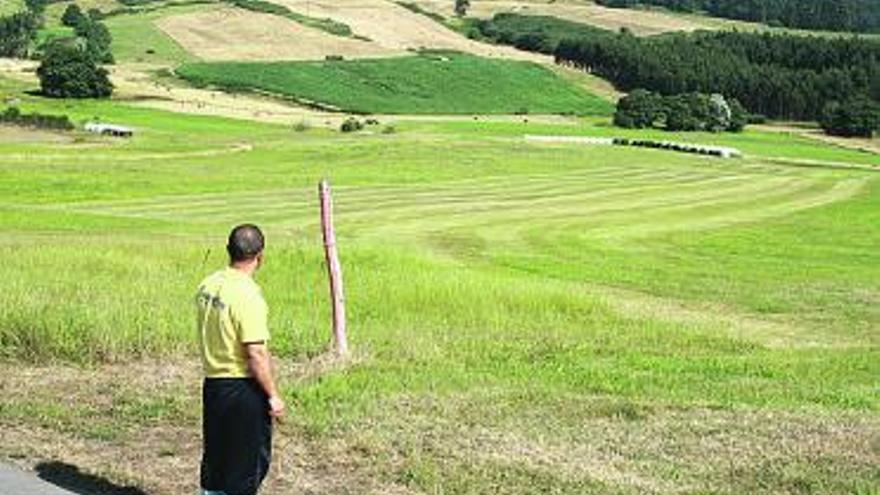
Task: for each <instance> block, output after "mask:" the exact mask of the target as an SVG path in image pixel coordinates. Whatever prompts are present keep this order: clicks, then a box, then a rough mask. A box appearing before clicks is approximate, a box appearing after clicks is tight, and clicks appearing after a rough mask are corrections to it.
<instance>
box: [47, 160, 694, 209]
mask: <svg viewBox="0 0 880 495" xmlns="http://www.w3.org/2000/svg"><path fill="white" fill-rule="evenodd" d="M682 174H693V172H688V171H681V170H674V169H661V170H649V169H627V168H618V173H617V174H615V175H613V176H612V174H610V173H605V174H603V175H600V176H593V175H592V174H564V175H561V176H558V177H557V178H556V180H555V181H554V180H551V179H550V178H549V177H547V178H542V179H528V180H526V181H522V180H519V178H507V180H506V182H501V181H496V182H495V183H494V184H487V185H480V184H466V185H464V186H462V185H460V184H459V183H457V182H456V183H447V185H444V186H442V187H431V188H422V187H412V188H405V187H402V188H395V189H393V190H391V189H387V188H380V189H378V190H377V189H376V188H374V187H373V186H370V187H367V188H336V189H335V190H336V198H337V201H336V204H337V206H338V207H340V208H345V207H350V206H359V205H362V204H368V205H375V204H377V200H386V201H390V200H389V199H388V198H395V197H398V198H402V197H406V198H418V197H427V198H432V199H434V198H441V199H443V200H448V199H454V198H459V197H470V196H473V195H476V194H483V195H485V196H486V197H490V196H497V195H507V194H514V193H517V192H520V191H537V192H539V193H543V192H546V193H548V194H549V193H552V192H553V191H556V190H559V186H558V184H560V183H563V184H575V183H583V180H581V181H577V179H590V180H589V183H591V184H594V185H596V186H599V185H602V184H603V183H605V182H609V183H612V184H613V183H614V182H616V181H618V180H620V179H627V180H645V179H660V178H665V177H671V176H678V175H682ZM315 197H316V192H315V190H314V189H303V188H299V189H283V190H272V191H248V192H246V193H230V194H228V195H226V194H213V193H212V194H205V195H186V196H171V197H168V196H165V197H158V198H155V199H138V200H122V201H116V200H114V201H100V202H89V203H85V202H80V203H68V204H62V205H57V206H56V207H57V208H59V209H65V210H69V211H81V212H88V213H93V212H97V213H109V214H118V215H123V216H139V215H143V214H147V215H149V214H152V213H156V212H168V213H172V212H178V211H181V212H197V211H205V212H206V213H211V212H215V211H217V210H215V209H214V208H220V209H223V208H240V207H241V206H242V205H265V206H270V205H283V207H285V208H292V209H313V208H314V205H315V201H316V200H315Z"/></svg>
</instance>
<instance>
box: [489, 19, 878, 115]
mask: <svg viewBox="0 0 880 495" xmlns="http://www.w3.org/2000/svg"><path fill="white" fill-rule="evenodd" d="M477 27H478V28H479V29H480V32H481V34H482V35H483V36H485V37H486V38H489V39H491V40H494V41H496V42H499V43H505V44H512V45H514V46H517V47H519V48H522V49H526V50H533V51H539V52H543V53H552V54H553V55H554V56H555V58H556V60H557V62H560V63H565V64H569V65H572V66H575V67H578V68H581V69H584V70H586V71H588V72H591V73H594V74H596V75H598V76H600V77H603V78H605V79H608V80H609V81H611V82H612V83H613V84H614V85H615V86H616V87H617V88H618V89H620V90H622V91H627V92H628V91H632V90H634V89H638V88H644V89H647V90H651V91H654V92H657V93H660V94H663V95H675V94H681V93H691V92H700V93H706V94H711V93H720V94H723V95H725V96H727V97H730V98H735V99H737V100H738V101H739V102H740V103H742V104H743V106H745V108H746V109H747V110H748V111H749V112H751V113H753V114H760V115H765V116H767V117H771V118H779V119H794V120H816V119H817V118H818V117H819V116H820V115H822V112H823V109H824V107H825V105H826V104H828V103H829V102H832V101H839V102H843V101H846V100H849V99H851V98H853V97H863V98H867V99H870V100H873V101H880V41H877V40H870V39H863V38H820V37H812V36H795V35H787V34H771V33H745V32H736V31H732V32H696V33H674V34H666V35H661V36H652V37H646V38H639V37H635V36H633V35H631V34H629V33H628V32H626V31H622V32H620V33H614V32H611V31H606V30H601V29H597V28H594V27H591V26H586V25H582V24H578V23H574V22H570V21H564V20H561V19H556V18H553V17H540V16H523V15H518V14H510V13H505V14H498V15H496V16H495V17H493V18H492V19H491V20H487V21H483V22H481V23H478V25H477Z"/></svg>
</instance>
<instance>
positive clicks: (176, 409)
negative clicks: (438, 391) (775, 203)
mask: <svg viewBox="0 0 880 495" xmlns="http://www.w3.org/2000/svg"><path fill="white" fill-rule="evenodd" d="M365 359H368V358H367V357H366V356H359V357H357V358H356V359H354V361H350V362H347V363H345V362H343V363H340V362H338V361H335V360H332V359H327V358H318V359H315V360H313V361H311V362H300V363H286V364H283V365H282V368H281V370H280V374H281V375H282V377H283V381H284V382H285V383H288V384H289V383H298V382H300V381H305V382H311V381H314V380H316V379H318V378H319V377H320V376H321V375H323V374H327V373H340V372H341V371H344V368H345V367H346V366H358V365H359V364H360V363H361V362H362V361H363V360H365ZM196 361H197V360H196V359H194V358H193V359H189V360H186V361H183V360H180V359H179V358H178V359H175V360H171V361H168V360H165V361H149V362H146V361H144V362H135V363H129V364H125V365H105V366H99V367H94V368H77V367H71V366H64V365H50V366H39V367H36V366H22V365H20V364H17V363H7V364H0V372H2V373H3V374H4V376H6V377H8V378H9V379H8V380H4V381H3V382H2V384H0V431H2V442H0V458H3V459H5V460H11V461H12V462H14V463H16V464H18V465H19V466H21V467H24V468H35V467H37V466H40V465H45V464H46V463H63V464H66V465H71V466H76V467H77V468H79V470H81V471H82V472H83V473H86V474H91V475H96V476H100V477H103V478H106V479H107V480H109V481H110V482H111V483H113V484H116V485H119V486H125V485H133V486H137V487H139V488H142V489H144V490H146V491H148V492H149V493H151V494H157V495H177V494H183V493H195V491H196V490H197V480H198V463H199V455H200V452H201V443H200V442H201V440H200V399H199V383H200V380H201V378H200V373H199V368H198V365H197V363H196ZM290 405H291V417H290V419H289V421H288V422H286V423H285V424H283V425H281V426H280V427H279V428H278V429H277V430H276V431H277V433H276V435H275V439H274V448H275V460H274V464H273V468H272V471H271V472H270V475H269V477H268V479H267V481H266V488H265V490H264V493H267V494H277V493H284V494H299V493H397V494H408V493H433V492H434V491H435V490H436V489H441V488H443V487H448V490H447V491H446V493H478V492H483V493H485V490H492V489H495V490H497V493H531V492H530V490H532V489H535V490H539V491H540V490H543V489H545V488H548V487H549V488H552V487H555V488H557V492H558V493H694V492H705V491H712V490H719V489H721V490H722V491H721V492H719V493H728V491H725V490H733V491H732V492H730V493H734V492H735V493H784V492H790V491H791V490H795V491H797V490H796V489H797V488H798V487H801V488H803V487H808V488H809V487H812V488H811V489H812V490H813V491H814V492H816V493H818V492H822V493H842V492H844V491H848V490H851V489H855V488H858V487H861V486H867V485H866V483H868V482H870V481H871V480H877V476H878V473H877V471H876V466H877V465H878V464H880V422H878V420H877V418H876V417H875V416H873V415H869V414H868V413H855V412H846V413H842V412H837V413H832V412H820V411H804V412H797V411H774V410H761V409H740V410H713V409H705V408H700V407H694V408H672V407H667V406H663V405H661V404H653V403H639V402H632V401H628V400H625V399H617V398H611V397H606V396H596V395H590V394H577V395H572V394H551V393H549V392H546V391H535V390H520V391H505V390H496V389H485V390H472V391H468V392H461V393H455V394H445V395H432V394H423V395H415V396H414V395H402V396H396V397H392V398H389V399H387V400H381V399H379V402H378V403H376V404H375V407H372V408H369V409H368V410H367V412H366V413H365V414H364V415H363V416H361V417H360V418H361V419H359V420H356V421H355V422H354V423H347V424H346V423H342V424H339V425H337V426H336V427H334V428H332V429H331V430H330V431H329V432H325V433H323V434H316V433H314V432H309V430H308V429H303V428H302V427H301V425H302V424H304V423H307V418H301V417H297V414H298V409H297V406H296V404H295V403H291V404H290ZM499 480H500V484H499ZM504 480H506V481H504ZM801 491H803V490H801ZM713 493H714V492H713Z"/></svg>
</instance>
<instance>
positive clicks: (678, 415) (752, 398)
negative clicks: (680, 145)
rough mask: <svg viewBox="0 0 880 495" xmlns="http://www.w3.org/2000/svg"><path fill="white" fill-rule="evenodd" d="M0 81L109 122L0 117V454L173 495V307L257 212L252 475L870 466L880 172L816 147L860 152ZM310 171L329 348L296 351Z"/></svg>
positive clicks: (759, 136)
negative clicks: (277, 411)
mask: <svg viewBox="0 0 880 495" xmlns="http://www.w3.org/2000/svg"><path fill="white" fill-rule="evenodd" d="M496 88H497V87H496ZM0 89H2V90H3V92H4V93H6V94H15V95H17V96H19V97H21V98H22V99H23V103H22V107H23V108H24V109H26V110H39V111H45V112H50V113H67V114H69V115H70V116H71V117H72V118H73V119H74V120H75V121H77V122H81V121H83V120H86V119H91V118H94V117H96V116H97V117H100V118H101V119H102V120H105V121H109V122H116V123H121V124H127V125H131V126H134V127H135V128H136V129H137V134H136V137H135V138H134V139H132V140H131V141H118V140H108V139H102V138H98V137H94V136H88V135H81V134H75V135H73V136H69V138H67V139H64V140H61V139H59V138H57V137H52V136H51V135H46V134H40V133H34V134H33V135H32V136H26V135H23V134H22V133H21V131H16V132H8V133H5V134H3V132H4V131H3V130H2V129H0V198H2V199H0V231H2V233H3V235H2V236H0V239H2V240H0V253H2V254H3V257H4V260H5V268H4V290H3V291H0V354H2V356H3V357H4V359H3V361H0V372H2V373H3V374H4V376H6V377H10V378H11V379H9V380H4V381H2V382H0V428H2V431H3V433H2V435H3V441H2V442H0V457H2V458H5V459H12V460H14V461H15V462H19V463H22V464H25V465H33V464H34V463H37V462H39V461H40V460H46V459H55V460H59V461H62V462H67V463H71V464H75V465H77V466H78V467H80V468H81V469H83V470H85V471H87V472H89V473H94V474H96V475H100V476H103V477H106V478H108V479H110V480H112V481H113V482H114V483H117V484H129V483H131V484H135V485H137V486H141V487H143V488H145V489H147V490H148V491H149V492H150V493H157V494H169V495H171V494H175V495H176V494H182V493H194V491H195V490H196V486H195V482H196V479H197V477H196V473H197V465H198V464H197V456H198V449H199V443H198V442H199V440H198V439H199V437H198V435H199V412H198V411H199V409H198V408H199V399H198V371H197V368H196V364H195V363H196V362H197V358H196V357H195V355H194V352H195V351H194V337H195V336H194V332H193V330H192V328H191V326H192V321H191V320H192V314H191V309H192V308H191V307H190V302H189V301H190V298H191V295H192V290H193V287H194V286H195V284H196V283H197V282H198V281H199V280H200V278H201V277H202V276H203V275H204V274H206V273H207V272H210V271H211V270H213V269H215V268H216V267H219V266H221V265H222V264H223V261H224V260H223V255H222V244H223V241H224V238H225V234H226V231H227V230H228V228H229V227H230V226H231V225H233V224H235V223H237V222H242V221H255V222H258V223H260V224H261V225H263V226H264V227H265V229H266V231H267V235H268V243H269V244H268V247H269V251H268V254H267V264H266V266H265V267H264V269H263V270H262V271H261V272H260V274H259V278H258V280H259V282H260V283H261V285H262V286H263V287H264V290H265V293H266V296H267V298H268V302H269V304H270V307H271V308H272V312H271V315H270V324H271V327H272V329H273V332H274V334H273V335H274V338H273V341H272V346H273V348H274V350H275V351H276V352H277V353H278V354H279V355H280V356H281V357H282V358H283V359H282V363H281V374H282V376H283V390H284V393H285V395H286V397H287V398H288V400H289V401H290V402H291V405H292V414H291V417H290V420H289V421H288V422H287V423H286V424H285V425H283V426H282V427H281V428H280V431H279V435H278V438H277V443H276V456H277V457H276V463H275V471H274V473H273V474H272V475H271V476H270V478H269V480H268V486H267V493H303V492H306V491H312V492H317V493H365V494H366V493H406V494H410V493H415V494H420V493H425V494H429V493H430V494H433V493H453V494H465V493H511V494H513V493H517V494H525V493H558V494H564V493H571V494H585V493H596V494H599V493H601V494H607V493H612V494H637V493H639V494H641V493H689V494H695V493H714V494H735V493H736V494H739V493H760V494H776V493H848V494H867V493H875V487H876V486H878V483H880V473H878V470H877V466H878V463H880V451H878V449H877V445H878V441H880V411H878V407H880V401H878V395H877V377H878V376H880V364H878V363H880V359H878V358H880V352H878V345H880V333H878V328H880V313H878V308H880V252H878V251H877V249H876V248H877V246H878V245H880V213H878V212H880V175H878V173H877V172H872V171H867V170H848V169H842V168H833V167H827V166H821V164H822V162H827V163H828V164H844V163H850V164H856V165H868V166H878V165H880V159H878V155H876V154H869V153H860V152H856V151H852V150H847V149H843V148H837V147H832V146H828V145H826V144H823V143H819V142H815V141H811V140H808V139H804V138H799V137H797V136H790V135H785V134H781V133H769V132H768V133H765V132H758V131H749V132H746V133H744V134H741V135H723V136H722V135H712V134H699V133H697V134H689V135H682V136H670V135H669V134H666V133H661V132H659V131H652V132H650V133H640V134H637V133H635V132H634V131H628V133H631V134H632V135H641V136H646V135H656V136H663V137H665V138H669V139H677V140H684V141H691V142H704V143H717V144H724V145H730V146H735V147H738V148H740V149H742V150H743V151H744V152H745V153H746V158H744V159H740V160H717V159H710V158H705V157H697V156H689V155H680V154H673V153H668V152H663V151H656V150H640V149H631V148H613V147H602V148H598V147H596V148H592V147H588V146H577V145H569V144H552V145H551V144H537V143H530V142H527V141H526V140H525V139H524V136H525V135H529V134H534V135H591V136H600V135H622V134H626V133H623V132H622V131H620V130H616V129H614V128H612V127H610V126H608V124H607V122H606V121H607V118H599V117H591V118H588V119H581V120H580V121H579V123H577V124H575V125H566V124H538V123H534V122H489V121H485V120H483V119H481V120H477V121H468V120H466V121H456V122H453V121H442V120H432V121H423V122H418V121H400V122H397V124H396V129H397V131H396V133H394V134H387V135H386V134H379V133H376V134H367V133H362V134H356V135H345V134H340V133H336V132H331V131H326V130H318V129H311V130H308V131H306V132H295V131H294V130H293V129H292V128H291V127H290V126H279V125H268V124H257V123H249V122H243V121H235V120H228V119H220V118H209V117H196V116H185V115H179V114H171V113H166V112H160V111H154V110H147V109H139V108H133V107H127V106H124V105H122V104H120V103H117V102H96V101H76V102H73V101H68V102H51V101H46V100H41V99H39V98H37V97H33V96H29V95H26V94H24V93H23V92H22V91H23V90H26V89H29V88H27V87H26V86H23V85H22V84H21V83H12V82H8V81H2V80H0ZM778 160H788V161H791V162H793V163H795V162H797V161H798V160H811V161H812V162H817V163H814V165H815V166H789V165H782V164H779V163H777V162H778ZM321 177H328V178H329V179H330V180H331V181H332V183H333V185H334V191H335V200H336V207H337V208H336V213H337V230H338V235H339V247H340V251H341V256H342V262H343V267H344V270H345V280H346V291H347V300H348V304H349V308H348V309H349V317H350V321H349V325H350V332H351V340H352V344H353V347H354V349H355V355H354V357H353V358H352V361H351V362H350V363H348V364H345V365H334V364H332V363H329V362H327V361H325V360H324V358H323V357H321V355H322V354H321V353H322V351H323V349H324V348H325V344H326V341H327V336H328V332H329V330H328V326H327V320H328V316H327V313H328V307H327V304H326V300H325V299H326V292H327V290H326V281H325V278H324V277H325V275H324V267H323V264H322V254H321V244H320V238H319V233H318V230H317V212H316V202H315V184H316V182H317V181H318V180H319V179H320V178H321Z"/></svg>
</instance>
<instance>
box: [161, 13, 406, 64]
mask: <svg viewBox="0 0 880 495" xmlns="http://www.w3.org/2000/svg"><path fill="white" fill-rule="evenodd" d="M157 25H158V26H159V28H160V29H162V31H164V32H165V33H166V34H167V35H168V36H170V37H171V38H173V39H174V40H175V41H176V42H177V43H180V45H182V46H183V47H185V48H186V50H188V51H189V52H190V53H192V54H194V55H196V56H197V57H199V58H202V59H204V60H321V59H323V58H324V57H326V56H328V55H344V56H346V57H351V58H361V57H379V56H389V55H401V54H403V53H405V52H404V51H403V50H389V49H386V48H383V47H381V46H378V45H376V44H375V43H371V42H368V41H364V40H359V39H353V38H349V37H342V36H335V35H332V34H329V33H326V32H324V31H320V30H318V29H315V28H310V27H307V26H303V25H302V24H299V23H297V22H295V21H293V20H290V19H287V18H285V17H281V16H277V15H272V14H264V13H257V12H251V11H247V10H242V9H238V8H232V7H223V8H217V9H212V10H210V11H202V12H192V13H189V14H180V15H174V16H167V17H165V18H164V19H162V20H160V21H159V22H158V23H157Z"/></svg>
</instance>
